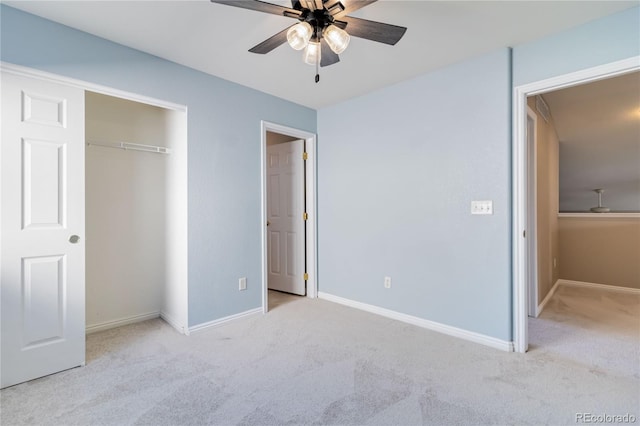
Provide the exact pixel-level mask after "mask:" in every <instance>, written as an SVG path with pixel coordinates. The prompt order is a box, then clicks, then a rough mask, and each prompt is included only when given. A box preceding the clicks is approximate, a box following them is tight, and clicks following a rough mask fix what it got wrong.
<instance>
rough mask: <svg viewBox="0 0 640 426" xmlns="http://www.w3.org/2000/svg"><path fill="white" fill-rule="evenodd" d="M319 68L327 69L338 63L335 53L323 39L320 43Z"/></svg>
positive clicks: (338, 59)
mask: <svg viewBox="0 0 640 426" xmlns="http://www.w3.org/2000/svg"><path fill="white" fill-rule="evenodd" d="M320 54H321V57H320V66H321V67H328V66H329V65H333V64H335V63H337V62H340V57H339V56H338V54H337V53H335V52H334V51H333V50H331V48H330V47H329V45H328V44H327V42H326V41H324V39H323V40H322V41H321V42H320Z"/></svg>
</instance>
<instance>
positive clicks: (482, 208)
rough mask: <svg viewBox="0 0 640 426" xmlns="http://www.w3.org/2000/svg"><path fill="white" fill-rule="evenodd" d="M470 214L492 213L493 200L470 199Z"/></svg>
mask: <svg viewBox="0 0 640 426" xmlns="http://www.w3.org/2000/svg"><path fill="white" fill-rule="evenodd" d="M471 214H493V201H491V200H483V201H472V202H471Z"/></svg>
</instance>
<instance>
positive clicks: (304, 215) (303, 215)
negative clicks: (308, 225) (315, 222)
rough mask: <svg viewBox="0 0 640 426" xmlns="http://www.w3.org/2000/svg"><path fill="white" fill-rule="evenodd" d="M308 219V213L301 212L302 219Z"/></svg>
mask: <svg viewBox="0 0 640 426" xmlns="http://www.w3.org/2000/svg"><path fill="white" fill-rule="evenodd" d="M308 219H309V215H308V214H307V212H304V213H302V220H308Z"/></svg>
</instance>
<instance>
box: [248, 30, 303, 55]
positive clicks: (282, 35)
mask: <svg viewBox="0 0 640 426" xmlns="http://www.w3.org/2000/svg"><path fill="white" fill-rule="evenodd" d="M294 25H296V24H294ZM289 28H291V27H287V28H285V29H284V30H282V31H280V32H279V33H278V34H276V35H274V36H271V37H269V38H268V39H266V40H265V41H263V42H262V43H260V44H257V45H255V46H253V47H252V48H251V49H249V52H251V53H260V54H265V53H269V52H271V51H272V50H273V49H275V48H276V47H278V46H280V45H281V44H284V43H286V42H287V31H289Z"/></svg>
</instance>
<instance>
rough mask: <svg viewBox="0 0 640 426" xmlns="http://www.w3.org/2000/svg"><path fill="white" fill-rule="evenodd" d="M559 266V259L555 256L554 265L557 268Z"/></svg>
mask: <svg viewBox="0 0 640 426" xmlns="http://www.w3.org/2000/svg"><path fill="white" fill-rule="evenodd" d="M557 266H558V259H556V258H555V257H554V258H553V267H554V268H556V267H557Z"/></svg>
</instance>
